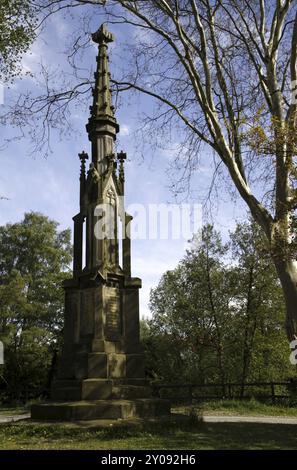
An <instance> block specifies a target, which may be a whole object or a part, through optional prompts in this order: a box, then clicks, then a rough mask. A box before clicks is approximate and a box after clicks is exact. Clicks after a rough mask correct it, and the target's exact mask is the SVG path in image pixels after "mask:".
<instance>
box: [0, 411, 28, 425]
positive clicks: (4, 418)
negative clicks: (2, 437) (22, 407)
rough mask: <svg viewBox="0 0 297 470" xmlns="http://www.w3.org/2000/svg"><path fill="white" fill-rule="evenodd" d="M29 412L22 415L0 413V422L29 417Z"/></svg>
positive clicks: (10, 421)
mask: <svg viewBox="0 0 297 470" xmlns="http://www.w3.org/2000/svg"><path fill="white" fill-rule="evenodd" d="M30 416H31V415H30V413H25V414H22V415H11V416H10V415H0V423H12V422H13V421H20V420H21V419H26V418H30Z"/></svg>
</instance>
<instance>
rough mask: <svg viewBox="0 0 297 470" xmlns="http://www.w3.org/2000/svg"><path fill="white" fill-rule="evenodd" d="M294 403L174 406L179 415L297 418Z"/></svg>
mask: <svg viewBox="0 0 297 470" xmlns="http://www.w3.org/2000/svg"><path fill="white" fill-rule="evenodd" d="M296 405H297V404H296V402H291V403H290V402H287V404H286V403H283V404H279V405H273V404H267V403H261V402H259V401H257V400H254V399H251V400H217V401H207V402H202V403H198V404H194V405H193V406H192V407H185V406H175V407H174V410H175V411H176V412H179V413H187V412H189V410H191V409H192V411H195V412H196V413H197V414H198V415H219V416H227V415H233V416H234V415H236V416H287V417H297V406H296Z"/></svg>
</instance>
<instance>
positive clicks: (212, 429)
mask: <svg viewBox="0 0 297 470" xmlns="http://www.w3.org/2000/svg"><path fill="white" fill-rule="evenodd" d="M0 449H1V450H3V449H6V450H8V449H41V450H45V449H58V450H61V449H84V450H85V449H88V450H91V449H94V450H114V449H122V450H123V449H130V450H134V449H145V450H153V449H154V450H160V449H162V450H165V449H166V450H177V449H178V450H184V449H187V450H194V449H195V450H196V449H197V450H205V449H209V450H212V449H249V450H252V449H261V450H266V449H297V434H296V432H295V428H294V426H292V425H279V424H273V425H272V424H256V423H211V424H208V423H202V422H188V423H187V422H186V423H179V424H177V423H175V424H174V423H170V424H168V425H164V423H163V424H162V425H161V424H146V425H142V426H137V427H115V428H112V427H110V428H105V429H102V428H101V429H98V428H97V429H96V428H92V429H82V428H74V427H69V426H67V425H63V424H50V425H45V424H30V423H28V422H25V421H24V422H18V423H9V424H2V425H0Z"/></svg>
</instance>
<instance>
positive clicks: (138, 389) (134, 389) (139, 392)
mask: <svg viewBox="0 0 297 470" xmlns="http://www.w3.org/2000/svg"><path fill="white" fill-rule="evenodd" d="M111 397H112V398H113V399H115V398H116V399H133V398H149V397H151V388H150V387H145V386H139V385H119V386H113V387H112V395H111Z"/></svg>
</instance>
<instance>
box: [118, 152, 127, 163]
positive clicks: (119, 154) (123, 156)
mask: <svg viewBox="0 0 297 470" xmlns="http://www.w3.org/2000/svg"><path fill="white" fill-rule="evenodd" d="M117 157H118V160H120V162H123V161H124V160H126V158H127V154H126V153H124V152H123V150H121V151H120V153H118V154H117Z"/></svg>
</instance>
